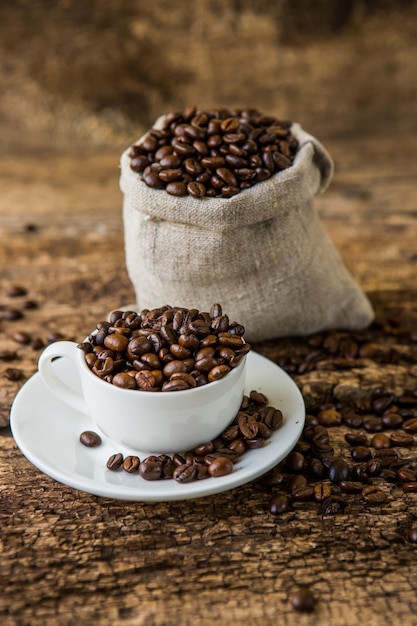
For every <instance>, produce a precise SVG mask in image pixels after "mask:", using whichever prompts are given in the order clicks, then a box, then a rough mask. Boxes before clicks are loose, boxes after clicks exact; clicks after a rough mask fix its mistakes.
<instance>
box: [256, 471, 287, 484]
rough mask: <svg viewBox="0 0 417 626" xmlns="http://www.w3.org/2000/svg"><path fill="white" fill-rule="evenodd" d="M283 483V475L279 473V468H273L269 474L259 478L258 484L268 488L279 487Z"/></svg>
mask: <svg viewBox="0 0 417 626" xmlns="http://www.w3.org/2000/svg"><path fill="white" fill-rule="evenodd" d="M283 481H284V474H282V472H281V471H280V468H278V467H274V468H272V469H271V470H269V472H267V473H266V474H264V475H263V476H261V478H260V479H259V481H258V482H259V483H260V484H261V485H265V486H268V487H275V486H276V485H280V484H281V483H282V482H283Z"/></svg>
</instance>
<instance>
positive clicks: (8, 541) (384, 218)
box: [0, 136, 417, 626]
mask: <svg viewBox="0 0 417 626" xmlns="http://www.w3.org/2000/svg"><path fill="white" fill-rule="evenodd" d="M399 146H400V148H399ZM326 147H328V149H329V151H330V152H331V153H332V155H333V156H334V158H335V162H336V174H335V177H334V181H333V183H332V185H331V186H330V188H329V190H328V191H327V192H326V193H325V194H324V195H323V196H321V197H319V198H317V199H316V207H317V209H318V210H319V211H320V215H321V217H322V220H323V222H324V224H325V226H326V228H327V229H328V231H329V233H330V235H331V237H332V238H333V241H334V242H335V244H336V246H337V248H338V249H339V251H340V252H341V254H342V256H343V258H344V260H345V262H346V265H347V266H348V268H349V269H350V271H351V272H352V274H353V276H354V277H355V278H356V279H357V281H358V282H359V283H360V284H361V286H362V287H363V288H364V289H365V291H366V292H367V293H368V295H369V297H370V298H371V300H372V302H373V304H374V307H375V311H376V317H377V323H376V324H374V325H373V327H372V328H371V329H370V330H369V332H368V335H366V336H362V339H361V341H362V344H361V345H362V346H363V345H366V349H364V350H362V352H361V354H360V355H359V356H357V355H356V356H355V357H354V358H351V359H350V360H349V359H348V360H347V361H346V359H345V361H344V362H342V363H340V359H339V361H338V360H337V355H335V354H334V353H333V354H332V350H331V349H330V348H328V349H327V351H326V350H324V351H323V349H322V353H321V356H320V360H318V361H317V363H316V365H315V366H314V367H313V369H312V370H311V371H304V373H303V367H300V363H302V362H303V358H302V355H305V354H306V353H307V352H308V351H310V352H311V350H312V348H311V345H310V346H308V345H307V341H306V340H305V339H297V338H294V339H285V340H277V341H270V342H265V343H263V344H260V345H257V346H255V349H256V350H257V351H259V352H261V353H262V354H264V355H266V356H268V357H269V358H271V359H273V360H276V361H277V362H279V363H281V364H285V366H286V367H287V368H288V370H289V371H291V372H292V376H293V378H294V380H295V381H296V383H297V384H298V385H299V387H300V389H301V390H302V392H303V394H304V398H305V401H306V404H307V409H308V411H313V410H316V408H317V406H318V405H320V404H323V403H326V402H329V400H330V401H335V399H336V400H337V401H340V402H342V403H344V402H347V401H348V399H349V398H355V399H366V398H368V397H369V394H370V393H371V391H372V390H373V389H374V388H375V387H377V386H380V385H385V386H386V388H387V389H388V390H389V391H392V392H394V393H395V394H396V395H397V397H398V396H401V394H403V392H404V391H405V390H413V389H416V387H417V380H416V377H417V283H416V267H417V254H416V245H415V244H416V240H417V221H416V207H417V187H416V184H415V162H414V160H413V159H412V158H411V157H410V155H412V154H415V153H416V149H417V141H416V139H415V138H412V137H409V136H404V137H400V138H398V137H394V136H393V137H387V136H380V137H369V138H366V139H364V138H361V140H360V141H359V140H355V139H354V138H339V139H334V140H333V141H328V142H327V143H326ZM0 186H1V191H2V197H3V201H2V205H1V208H0V212H1V215H0V237H1V247H0V268H1V269H0V275H1V279H2V280H1V290H0V307H1V311H2V315H3V317H4V316H5V311H10V309H17V310H20V311H21V312H22V314H23V316H22V317H21V318H20V319H15V320H8V319H3V320H2V321H1V322H0V351H1V352H2V353H4V352H5V351H11V352H14V351H15V352H16V353H17V354H16V358H14V359H13V360H11V361H5V360H4V359H3V360H0V380H1V385H0V420H1V426H2V428H1V430H0V455H1V456H0V477H1V478H0V540H1V557H0V558H1V568H0V581H1V593H0V615H1V619H2V623H3V624H7V625H8V624H30V625H31V626H34V625H38V624H39V625H42V626H45V625H49V624H51V625H52V624H53V625H55V624H82V623H87V620H94V623H95V624H100V625H101V624H102V625H107V624H126V625H127V624H132V625H133V624H135V625H138V624H146V625H147V626H151V625H158V626H159V625H161V626H162V625H164V626H165V625H168V624H175V623H178V624H181V626H183V625H184V626H185V625H187V624H193V625H194V626H196V625H199V624H209V623H210V624H212V623H213V620H214V622H215V621H216V620H219V621H220V622H221V623H227V624H233V625H234V624H236V625H237V624H242V623H243V624H251V625H261V624H262V625H265V624H271V625H272V624H288V625H292V624H298V625H301V626H302V625H304V624H331V625H332V626H341V625H344V626H345V625H346V626H347V625H352V626H353V625H357V624H367V626H371V625H374V624H375V625H380V624H399V623H403V624H407V625H409V624H417V600H416V591H417V552H416V544H415V543H414V542H413V541H412V539H413V537H412V536H410V530H411V531H412V530H413V529H415V528H416V527H417V526H416V525H417V494H415V493H409V492H404V491H403V488H402V486H401V484H400V482H399V481H398V480H397V481H396V482H391V483H390V482H388V481H386V480H383V479H381V478H377V479H374V482H376V483H377V484H378V485H380V488H381V490H382V491H383V492H384V493H385V495H386V500H385V501H384V502H383V503H382V504H377V505H369V504H367V503H366V502H364V500H363V497H362V496H346V501H347V506H346V508H345V510H344V512H343V511H342V512H339V513H337V514H323V512H321V513H320V511H319V509H320V503H318V502H316V501H308V502H302V501H301V502H295V503H294V504H293V506H292V507H291V509H290V511H288V512H286V513H283V514H281V515H273V514H272V513H271V512H270V510H269V502H270V499H271V495H272V494H273V492H274V491H277V490H279V488H278V487H267V486H264V485H261V484H259V483H258V482H256V483H250V484H247V485H245V486H242V487H239V488H237V489H234V490H232V491H229V492H226V493H223V494H221V495H216V496H209V497H206V498H201V499H196V500H191V501H186V502H171V503H155V504H145V503H141V502H135V503H129V502H123V501H118V500H111V499H106V498H100V497H96V496H91V495H88V494H86V493H82V492H79V491H76V490H73V489H71V488H69V487H66V486H64V485H62V484H59V483H57V482H55V481H54V480H53V479H52V478H49V477H48V476H46V475H44V474H42V473H41V472H40V471H38V470H37V469H36V468H35V467H33V466H32V465H31V464H30V463H29V462H28V461H27V460H26V458H25V457H24V456H23V455H22V453H21V452H20V451H19V449H18V448H17V446H16V444H15V442H14V440H13V437H12V436H11V435H10V432H9V429H8V426H7V423H8V415H9V409H10V406H11V403H12V401H13V399H14V396H15V394H16V392H17V391H18V389H19V388H20V386H21V385H22V384H23V383H24V382H25V380H27V378H29V377H30V376H31V375H32V374H33V373H35V372H36V369H37V359H38V356H39V353H40V349H41V348H40V347H39V346H40V345H41V344H43V345H46V344H47V343H48V342H49V341H51V340H53V339H54V338H57V337H65V338H74V339H79V338H82V337H83V336H84V335H85V334H86V333H88V332H89V331H90V329H91V328H92V326H94V324H95V323H96V321H97V320H98V319H100V318H102V317H103V315H104V314H105V313H106V312H107V311H108V310H109V309H111V308H114V307H115V306H118V305H120V304H121V303H129V302H132V301H133V290H132V287H131V285H130V283H129V280H128V277H127V274H126V270H125V264H124V250H123V231H122V219H121V200H122V199H121V194H120V192H119V189H118V154H114V153H110V154H109V153H105V154H102V153H100V154H91V155H87V156H81V157H77V158H75V157H73V156H71V155H63V156H57V155H48V154H46V155H43V156H42V155H41V156H39V155H36V157H35V156H33V157H32V156H31V155H24V156H20V157H19V158H13V157H9V158H6V157H3V159H2V163H1V168H0ZM15 286H22V287H24V288H25V290H26V291H27V293H26V294H24V295H12V291H11V288H12V287H15ZM28 300H29V301H32V303H33V302H34V303H35V305H36V308H30V304H29V307H28V305H27V301H28ZM25 303H26V304H25ZM22 307H23V309H22ZM6 317H7V314H6ZM21 331H24V332H28V333H30V335H31V337H32V338H33V339H37V340H38V341H37V345H38V347H36V345H35V347H34V346H33V345H31V344H29V345H25V344H22V343H18V342H17V341H16V338H15V335H16V333H18V332H21ZM39 340H40V341H39ZM3 356H4V354H3ZM291 359H292V361H291ZM9 368H18V369H19V370H20V371H21V372H22V377H21V378H20V379H19V380H9V379H8V378H7V377H5V376H4V374H5V372H6V370H8V369H9ZM410 410H411V411H416V410H417V409H416V407H412V408H411V409H410ZM348 430H351V429H349V428H348V427H347V426H346V425H341V426H337V427H331V428H329V433H330V438H331V442H332V445H333V446H334V448H335V454H337V455H341V456H344V457H345V458H349V450H348V448H347V444H346V443H345V440H344V434H345V433H346V432H347V431H348ZM368 437H369V438H371V437H372V434H369V433H368ZM416 450H417V448H416V447H415V446H414V447H413V448H412V449H411V450H409V451H408V453H409V454H415V453H416ZM334 490H335V492H337V490H338V488H337V486H335V487H334ZM300 586H308V587H309V589H310V590H311V591H312V593H313V594H314V598H315V607H314V610H313V612H310V613H307V612H298V611H296V610H295V609H294V607H293V605H292V603H291V598H292V595H293V593H294V592H296V591H297V590H298V588H299V587H300Z"/></svg>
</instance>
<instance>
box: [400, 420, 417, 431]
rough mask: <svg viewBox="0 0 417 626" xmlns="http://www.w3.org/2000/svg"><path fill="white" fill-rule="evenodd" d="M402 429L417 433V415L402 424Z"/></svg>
mask: <svg viewBox="0 0 417 626" xmlns="http://www.w3.org/2000/svg"><path fill="white" fill-rule="evenodd" d="M402 429H403V430H404V431H405V432H406V433H417V417H412V418H411V419H408V420H405V422H403V424H402Z"/></svg>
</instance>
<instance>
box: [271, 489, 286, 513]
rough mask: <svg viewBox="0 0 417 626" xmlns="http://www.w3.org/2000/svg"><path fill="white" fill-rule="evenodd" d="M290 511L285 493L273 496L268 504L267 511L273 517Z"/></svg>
mask: <svg viewBox="0 0 417 626" xmlns="http://www.w3.org/2000/svg"><path fill="white" fill-rule="evenodd" d="M290 509H291V501H290V499H289V497H288V496H287V495H286V494H285V493H277V494H275V495H274V496H273V497H272V499H271V501H270V503H269V510H270V512H271V513H272V514H273V515H281V514H282V513H287V511H289V510H290Z"/></svg>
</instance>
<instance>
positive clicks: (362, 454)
mask: <svg viewBox="0 0 417 626" xmlns="http://www.w3.org/2000/svg"><path fill="white" fill-rule="evenodd" d="M350 454H351V457H352V459H353V460H354V461H359V462H363V461H369V459H370V458H371V457H372V451H371V450H370V449H369V448H367V447H365V446H355V447H353V448H352V449H351V451H350Z"/></svg>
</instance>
